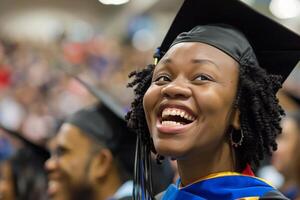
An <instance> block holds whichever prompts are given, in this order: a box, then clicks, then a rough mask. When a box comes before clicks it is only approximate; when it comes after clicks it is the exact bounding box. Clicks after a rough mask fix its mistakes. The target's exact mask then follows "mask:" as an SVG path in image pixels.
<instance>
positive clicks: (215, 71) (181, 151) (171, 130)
mask: <svg viewBox="0 0 300 200" xmlns="http://www.w3.org/2000/svg"><path fill="white" fill-rule="evenodd" d="M237 84H238V64H237V62H236V61H235V60H234V59H232V58H231V57H230V56H228V55H227V54H225V53H223V52H222V51H220V50H218V49H217V48H215V47H212V46H210V45H207V44H203V43H196V42H187V43H179V44H176V45H174V46H173V47H171V48H170V49H169V51H168V52H167V53H166V55H165V56H164V57H163V58H162V59H161V60H160V62H159V63H158V65H157V66H156V67H155V69H154V72H153V78H152V84H151V86H150V87H149V88H148V90H147V92H146V93H145V96H144V99H143V106H144V110H145V115H146V120H147V124H148V127H149V131H150V133H151V136H152V138H153V141H154V146H155V148H156V150H157V152H158V153H159V154H161V155H165V156H171V157H174V158H177V159H180V158H187V157H189V156H192V155H199V154H201V153H207V155H208V156H212V155H211V153H212V152H214V151H216V150H218V148H220V146H222V145H223V144H224V143H228V137H225V132H226V130H227V128H228V126H229V125H230V123H231V124H232V123H234V124H233V125H236V124H237V123H238V122H236V121H237V120H231V119H230V118H231V117H230V116H231V113H232V116H236V115H235V114H236V113H237V111H235V110H234V111H233V112H231V111H232V110H233V108H232V107H233V102H234V99H235V96H236V91H237ZM233 121H235V122H233ZM202 155H203V154H202Z"/></svg>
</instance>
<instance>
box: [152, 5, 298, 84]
mask: <svg viewBox="0 0 300 200" xmlns="http://www.w3.org/2000/svg"><path fill="white" fill-rule="evenodd" d="M207 24H227V25H230V26H233V27H235V28H236V29H238V30H239V31H241V32H242V33H243V34H244V35H245V36H246V38H247V39H248V41H249V43H250V44H251V46H252V48H253V49H254V52H255V54H256V57H257V60H258V62H259V65H260V66H261V67H263V68H265V69H266V70H267V71H268V72H269V73H272V74H280V75H281V76H282V77H283V78H284V80H285V79H286V78H287V76H288V75H289V74H290V72H291V71H292V70H293V68H294V67H295V66H296V64H297V63H298V61H299V60H300V36H299V35H297V34H296V33H294V32H292V31H291V30H289V29H287V28H285V27H283V26H282V25H280V24H278V23H277V22H275V21H273V20H271V19H269V18H268V17H266V16H263V15H262V14H260V13H258V12H256V11H255V10H253V9H252V8H250V7H249V6H248V5H246V4H244V3H242V2H240V1H238V0H226V1H222V0H185V1H184V3H183V5H182V7H181V8H180V10H179V12H178V13H177V15H176V17H175V19H174V21H173V23H172V25H171V27H170V29H169V31H168V33H167V35H166V36H165V38H164V40H163V42H162V44H161V46H160V48H158V51H157V52H156V54H155V55H154V57H156V58H158V59H160V58H161V57H162V55H163V54H164V53H165V52H166V51H167V50H168V49H169V48H170V46H171V44H172V43H173V41H174V39H175V38H176V37H177V36H178V34H180V33H182V32H187V31H190V30H191V29H192V28H194V27H195V26H197V25H207ZM201 31H202V30H201ZM215 33H216V32H214V31H213V30H210V33H209V34H208V35H211V34H215ZM233 37H234V34H233ZM219 39H220V38H219ZM220 40H221V39H220ZM221 43H223V44H224V43H226V40H224V39H223V41H221ZM221 49H222V48H221Z"/></svg>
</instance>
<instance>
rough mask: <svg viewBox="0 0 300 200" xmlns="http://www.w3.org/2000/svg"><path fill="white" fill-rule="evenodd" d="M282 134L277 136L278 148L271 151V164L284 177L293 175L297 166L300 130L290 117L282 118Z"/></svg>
mask: <svg viewBox="0 0 300 200" xmlns="http://www.w3.org/2000/svg"><path fill="white" fill-rule="evenodd" d="M281 126H282V134H280V135H279V136H278V138H277V144H278V149H277V151H275V152H274V153H273V157H272V164H273V165H274V167H275V168H276V169H277V170H278V171H279V172H280V173H282V174H283V175H284V176H286V177H295V174H296V171H299V168H298V167H297V166H296V164H297V162H296V158H297V157H298V155H299V154H300V153H299V150H298V148H299V144H300V135H299V133H300V130H299V128H298V126H297V123H296V121H295V120H294V119H293V118H291V117H286V118H284V119H283V120H282V123H281Z"/></svg>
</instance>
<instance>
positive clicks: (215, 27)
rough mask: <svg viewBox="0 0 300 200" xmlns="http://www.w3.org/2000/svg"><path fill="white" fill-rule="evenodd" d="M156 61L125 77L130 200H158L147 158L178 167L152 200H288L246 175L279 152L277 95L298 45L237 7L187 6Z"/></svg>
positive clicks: (233, 1) (214, 2)
mask: <svg viewBox="0 0 300 200" xmlns="http://www.w3.org/2000/svg"><path fill="white" fill-rule="evenodd" d="M154 57H155V62H154V64H152V65H149V66H147V67H146V68H145V69H143V70H141V71H136V72H133V73H132V74H131V75H130V77H132V78H134V79H133V82H131V83H130V84H129V86H131V87H135V95H136V96H135V100H134V102H133V103H132V108H131V111H130V112H129V113H128V115H127V119H128V124H129V126H130V127H131V128H132V129H133V130H135V132H136V133H137V135H138V145H137V162H136V168H135V169H136V171H135V187H134V199H135V200H142V199H143V200H148V199H154V195H153V192H152V187H151V170H150V168H149V165H148V162H149V161H148V160H149V159H150V158H149V155H150V151H152V152H155V153H157V159H158V160H163V158H164V157H165V156H168V157H171V158H173V159H176V160H177V165H178V171H179V175H180V178H179V179H178V181H177V183H176V184H173V185H170V186H169V187H168V188H167V190H166V191H165V192H164V193H163V194H161V195H159V196H158V197H157V199H163V200H175V199H176V200H188V199H193V200H204V199H205V200H207V199H209V200H216V199H224V200H236V199H286V198H285V197H284V196H283V195H282V194H281V193H280V192H278V191H277V190H276V189H275V188H274V187H272V186H271V185H270V184H268V183H267V182H265V181H264V180H261V179H259V178H257V177H255V176H254V174H253V173H252V170H251V168H255V167H257V166H258V165H259V161H260V160H262V159H263V158H264V156H265V155H266V154H269V155H270V154H272V152H273V151H275V150H276V148H277V144H276V141H275V139H276V136H277V135H279V134H280V133H281V127H280V120H281V117H282V115H283V114H284V112H283V110H282V108H281V107H280V105H279V104H278V99H277V98H276V92H277V91H278V89H279V88H280V87H281V84H282V81H283V80H284V79H285V78H286V77H287V76H288V74H289V73H290V71H291V70H292V69H293V68H294V66H296V64H297V63H298V61H299V59H300V36H299V35H297V34H295V33H293V32H292V31H290V30H288V29H286V28H284V27H283V26H281V25H279V24H277V23H276V22H274V21H272V20H270V19H269V18H266V17H264V16H262V15H261V14H259V13H257V12H256V11H254V10H252V9H251V8H250V7H248V6H247V5H245V4H244V3H242V2H240V1H237V0H228V1H220V0H210V1H205V0H185V1H184V3H183V6H182V7H181V9H180V11H179V13H178V14H177V16H176V18H175V20H174V21H173V23H172V25H171V28H170V30H169V32H168V33H167V35H166V37H165V39H164V40H163V43H162V45H161V46H160V48H159V49H158V50H157V52H156V53H155V55H154ZM269 73H272V74H277V75H270V74H269ZM278 75H281V76H282V78H283V79H281V78H280V76H278Z"/></svg>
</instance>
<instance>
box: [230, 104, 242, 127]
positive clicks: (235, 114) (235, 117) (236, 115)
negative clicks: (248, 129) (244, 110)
mask: <svg viewBox="0 0 300 200" xmlns="http://www.w3.org/2000/svg"><path fill="white" fill-rule="evenodd" d="M240 114H241V112H240V109H238V108H236V109H235V110H234V112H233V116H232V126H233V128H234V129H235V130H240V129H241V123H240Z"/></svg>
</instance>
